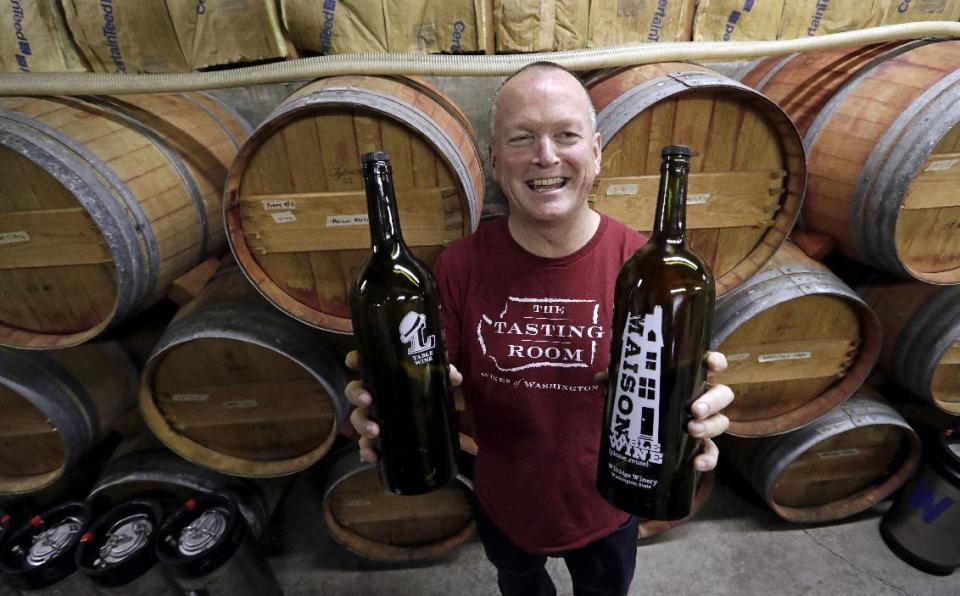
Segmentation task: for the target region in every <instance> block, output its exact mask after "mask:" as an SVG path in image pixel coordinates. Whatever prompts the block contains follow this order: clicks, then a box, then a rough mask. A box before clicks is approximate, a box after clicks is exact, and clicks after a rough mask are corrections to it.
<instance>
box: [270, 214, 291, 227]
mask: <svg viewBox="0 0 960 596" xmlns="http://www.w3.org/2000/svg"><path fill="white" fill-rule="evenodd" d="M270 216H271V217H273V221H274V223H278V224H285V223H291V222H295V221H297V216H296V215H294V214H293V212H292V211H279V212H277V213H271V214H270Z"/></svg>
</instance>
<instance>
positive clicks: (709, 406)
mask: <svg viewBox="0 0 960 596" xmlns="http://www.w3.org/2000/svg"><path fill="white" fill-rule="evenodd" d="M706 359H707V370H708V371H709V372H714V373H716V372H723V371H724V370H726V368H727V357H726V356H724V355H723V354H721V353H720V352H707V355H706ZM594 380H595V381H596V382H597V384H599V385H606V384H607V382H608V380H609V379H608V375H607V373H606V371H604V372H601V373H599V374H597V376H596V377H595V379H594ZM732 402H733V390H732V389H730V388H729V387H727V386H726V385H712V386H710V387H709V388H708V389H707V390H706V391H705V392H704V393H703V395H701V396H700V397H698V398H697V399H696V401H694V402H693V404H691V406H690V414H691V415H692V416H693V419H692V420H690V422H689V423H687V432H688V433H690V436H693V437H697V438H699V439H701V442H702V443H703V447H702V449H701V450H700V453H699V454H697V456H696V457H694V458H693V465H694V467H695V468H697V469H698V470H700V471H701V472H706V471H709V470H712V469H714V468H716V467H717V459H718V458H719V456H720V450H719V449H717V445H716V443H714V442H713V441H712V439H713V437H718V436H720V435H722V434H723V433H724V432H726V430H727V427H729V426H730V420H729V419H728V418H727V417H726V416H724V415H723V414H721V413H720V411H721V410H723V409H724V408H726V407H727V406H729V405H730V404H731V403H732Z"/></svg>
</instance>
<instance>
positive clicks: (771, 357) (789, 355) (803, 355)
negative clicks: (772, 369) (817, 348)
mask: <svg viewBox="0 0 960 596" xmlns="http://www.w3.org/2000/svg"><path fill="white" fill-rule="evenodd" d="M811 356H813V352H783V353H780V354H762V355H761V356H758V357H757V361H759V362H780V361H781V360H807V359H809V358H810V357H811Z"/></svg>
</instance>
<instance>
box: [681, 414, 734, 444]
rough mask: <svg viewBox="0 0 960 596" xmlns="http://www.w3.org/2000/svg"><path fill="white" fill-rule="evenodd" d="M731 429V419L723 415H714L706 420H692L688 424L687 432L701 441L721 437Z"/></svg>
mask: <svg viewBox="0 0 960 596" xmlns="http://www.w3.org/2000/svg"><path fill="white" fill-rule="evenodd" d="M729 427H730V419H729V418H727V417H726V416H724V415H723V414H714V415H713V416H710V417H709V418H707V419H705V420H691V421H690V422H688V423H687V432H688V433H690V435H691V436H694V437H698V438H701V439H709V438H711V437H719V436H720V435H722V434H723V433H725V432H726V431H727V429H728V428H729Z"/></svg>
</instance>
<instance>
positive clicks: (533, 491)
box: [434, 215, 645, 553]
mask: <svg viewBox="0 0 960 596" xmlns="http://www.w3.org/2000/svg"><path fill="white" fill-rule="evenodd" d="M644 242H645V238H644V237H643V236H642V235H640V234H638V233H637V232H635V231H633V230H630V229H629V228H627V227H626V226H624V225H623V224H621V223H620V222H618V221H616V220H613V219H610V218H608V217H607V216H605V215H604V216H601V221H600V226H599V228H598V229H597V232H596V234H595V235H594V236H593V238H591V239H590V241H589V242H588V243H587V244H586V245H585V246H584V247H583V248H581V249H580V250H578V251H576V252H575V253H573V254H571V255H568V256H565V257H562V258H558V259H550V258H544V257H538V256H536V255H533V254H531V253H529V252H527V251H526V250H524V249H523V248H522V247H521V246H520V245H519V244H517V243H516V241H515V240H513V238H512V237H511V236H510V232H509V230H508V228H507V220H506V219H505V218H504V219H502V220H499V221H495V222H492V223H489V224H487V225H484V226H482V227H481V228H480V230H478V231H477V232H476V233H475V234H472V235H471V236H468V237H467V238H463V239H461V240H458V241H457V242H454V243H453V244H451V245H450V246H449V247H448V248H447V249H446V250H445V251H444V252H443V253H442V254H441V255H440V257H439V259H438V260H437V262H436V264H435V265H434V270H435V273H436V278H437V284H438V286H439V290H440V297H441V298H440V299H441V302H442V304H443V318H444V327H445V328H446V334H447V348H448V350H449V354H450V362H452V363H453V364H455V365H456V366H457V368H458V369H459V370H460V371H461V372H462V373H463V375H464V382H463V390H464V394H465V397H466V401H467V404H468V408H469V414H470V415H471V417H472V419H473V423H474V427H475V428H474V432H475V435H476V436H475V439H476V441H477V445H478V447H479V453H478V455H477V460H476V463H475V465H474V479H473V480H474V488H475V490H476V495H477V498H478V499H479V501H480V503H481V505H482V506H483V508H484V510H485V511H486V512H487V514H488V515H489V516H490V518H491V519H492V520H493V521H494V522H495V523H496V524H497V526H498V527H499V528H500V530H501V531H503V532H504V533H505V534H506V535H507V536H509V537H510V539H511V540H513V541H514V542H515V543H516V544H517V545H519V546H521V547H522V548H524V549H525V550H528V551H532V552H544V553H548V552H558V551H564V550H569V549H574V548H579V547H581V546H584V545H586V544H588V543H589V542H592V541H593V540H596V539H597V538H600V537H603V536H605V535H607V534H609V533H611V532H613V531H614V530H616V529H617V528H618V527H620V526H621V525H623V524H624V523H625V522H626V520H627V518H628V515H627V514H626V513H623V512H621V511H619V510H618V509H616V508H614V507H613V506H612V505H610V504H608V503H607V502H606V501H605V500H604V499H603V497H601V496H600V493H598V492H597V489H596V475H597V459H598V453H599V448H600V428H601V426H602V424H603V402H604V395H603V394H602V392H601V391H600V388H599V387H598V386H597V384H596V383H594V381H593V378H594V375H595V374H596V373H598V372H600V371H603V370H606V368H607V363H608V361H609V358H610V351H609V347H610V325H611V321H612V319H613V288H614V285H615V282H616V278H617V273H618V272H619V270H620V266H621V265H622V264H623V262H624V261H626V259H627V258H628V257H629V256H630V255H632V254H633V253H634V252H635V251H636V250H637V249H638V248H639V247H640V246H642V245H643V243H644Z"/></svg>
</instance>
